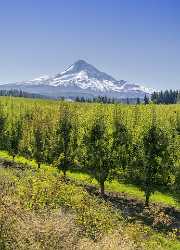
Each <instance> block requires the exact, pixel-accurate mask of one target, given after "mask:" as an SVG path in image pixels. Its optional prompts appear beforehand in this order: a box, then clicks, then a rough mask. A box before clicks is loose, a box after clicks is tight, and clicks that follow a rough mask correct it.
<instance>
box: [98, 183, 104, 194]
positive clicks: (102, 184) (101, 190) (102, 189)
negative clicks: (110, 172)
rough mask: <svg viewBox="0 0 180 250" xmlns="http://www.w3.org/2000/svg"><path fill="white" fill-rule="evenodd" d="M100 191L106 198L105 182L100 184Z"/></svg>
mask: <svg viewBox="0 0 180 250" xmlns="http://www.w3.org/2000/svg"><path fill="white" fill-rule="evenodd" d="M99 191H100V193H101V195H102V196H104V194H105V193H104V181H101V182H100V190H99Z"/></svg>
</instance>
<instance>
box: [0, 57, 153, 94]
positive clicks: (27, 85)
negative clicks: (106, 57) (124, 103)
mask: <svg viewBox="0 0 180 250" xmlns="http://www.w3.org/2000/svg"><path fill="white" fill-rule="evenodd" d="M0 88H1V89H6V90H8V89H10V88H14V89H15V88H17V89H21V90H23V91H28V92H30V93H32V91H33V93H37V94H43V95H48V96H50V97H56V98H57V97H62V96H63V97H74V98H75V97H77V96H79V97H82V96H84V97H88V98H91V97H97V96H99V95H100V96H107V97H111V98H138V97H139V98H143V97H144V95H145V94H146V95H150V94H151V92H152V91H151V90H150V89H148V88H145V87H144V86H141V85H139V84H135V83H130V82H128V81H125V80H119V81H118V80H116V79H115V78H113V77H112V76H110V75H108V74H106V73H105V72H102V71H100V70H98V69H97V68H96V67H94V66H93V65H91V64H89V63H87V62H86V61H84V60H82V59H81V60H78V61H76V62H75V63H74V64H71V65H70V66H69V67H67V68H66V70H64V71H62V72H61V73H59V74H56V75H54V76H48V75H45V76H40V77H38V78H35V79H33V80H30V81H22V82H15V83H9V84H1V85H0Z"/></svg>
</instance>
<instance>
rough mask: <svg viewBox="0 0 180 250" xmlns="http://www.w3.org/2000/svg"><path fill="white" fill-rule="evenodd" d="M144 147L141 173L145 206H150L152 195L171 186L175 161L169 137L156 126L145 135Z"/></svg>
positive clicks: (152, 126)
mask: <svg viewBox="0 0 180 250" xmlns="http://www.w3.org/2000/svg"><path fill="white" fill-rule="evenodd" d="M143 147H144V164H143V169H140V171H141V174H143V185H142V189H143V190H144V192H145V197H146V202H145V205H146V206H148V205H149V199H150V196H151V194H153V193H154V192H155V191H156V190H158V189H159V187H160V186H165V185H167V184H171V181H172V179H171V176H172V170H173V159H172V157H171V152H170V144H169V139H168V136H167V135H166V133H165V132H164V131H163V130H162V129H160V128H158V127H157V125H156V124H153V125H151V127H150V128H149V129H148V130H147V132H146V133H145V135H144V138H143Z"/></svg>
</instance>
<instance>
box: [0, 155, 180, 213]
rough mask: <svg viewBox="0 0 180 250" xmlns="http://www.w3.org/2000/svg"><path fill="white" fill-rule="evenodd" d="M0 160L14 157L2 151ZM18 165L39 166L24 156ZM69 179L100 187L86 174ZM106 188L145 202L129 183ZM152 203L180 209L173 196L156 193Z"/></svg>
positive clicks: (109, 183)
mask: <svg viewBox="0 0 180 250" xmlns="http://www.w3.org/2000/svg"><path fill="white" fill-rule="evenodd" d="M0 158H2V159H7V160H12V156H10V155H9V154H8V153H7V152H5V151H0ZM15 162H16V163H21V164H24V165H26V164H27V165H30V166H31V167H33V168H35V169H36V168H37V164H36V162H35V161H34V160H28V159H26V158H24V157H22V156H16V158H15ZM41 168H42V169H45V170H46V171H48V172H51V173H57V172H58V170H57V169H56V168H54V167H52V166H48V165H45V164H42V166H41ZM68 177H69V178H72V179H75V180H79V181H81V182H83V183H84V184H91V185H95V186H98V183H97V181H96V180H95V179H93V178H92V177H90V176H89V175H88V174H85V173H80V172H70V171H69V172H68ZM105 188H106V190H107V191H112V192H113V191H114V192H120V193H124V194H127V196H131V197H132V198H137V199H140V200H144V192H143V191H141V190H140V189H139V188H138V187H136V186H134V185H131V184H127V183H120V182H118V181H116V180H113V181H107V182H106V183H105ZM151 202H154V203H162V204H164V205H168V206H173V207H175V208H178V209H179V208H180V203H179V202H178V201H177V200H176V199H175V198H174V197H173V194H165V193H162V192H155V193H154V194H153V195H152V197H151Z"/></svg>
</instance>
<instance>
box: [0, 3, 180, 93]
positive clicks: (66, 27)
mask: <svg viewBox="0 0 180 250" xmlns="http://www.w3.org/2000/svg"><path fill="white" fill-rule="evenodd" d="M78 59H84V60H86V61H88V62H89V63H91V64H93V65H94V66H96V67H97V68H99V69H100V70H102V71H105V72H106V73H108V74H110V75H112V76H113V77H115V78H116V79H125V80H131V81H133V82H138V83H140V84H144V85H145V86H147V87H153V88H156V89H166V88H173V89H177V88H180V1H179V0H26V1H25V0H15V1H14V0H1V1H0V82H13V81H21V80H26V79H33V78H35V77H38V76H39V75H43V74H54V73H59V72H61V71H63V70H64V69H65V68H66V67H67V66H69V65H70V64H71V63H73V62H74V61H76V60H78Z"/></svg>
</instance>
